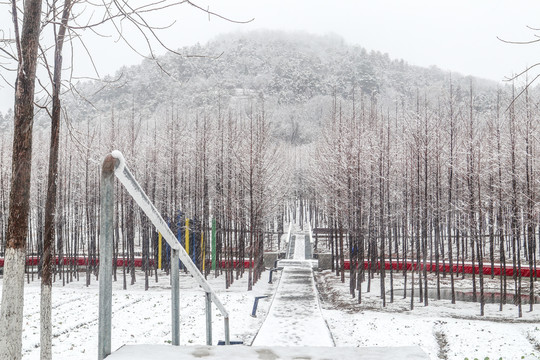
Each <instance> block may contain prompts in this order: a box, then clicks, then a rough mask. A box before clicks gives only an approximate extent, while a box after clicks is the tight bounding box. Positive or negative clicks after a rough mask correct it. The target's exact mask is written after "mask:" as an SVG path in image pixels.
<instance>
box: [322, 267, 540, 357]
mask: <svg viewBox="0 0 540 360" xmlns="http://www.w3.org/2000/svg"><path fill="white" fill-rule="evenodd" d="M387 276H388V274H387ZM409 278H410V276H409ZM429 278H430V287H431V288H434V286H435V283H434V274H430V275H429ZM348 281H349V278H348V277H346V281H345V283H341V281H340V278H339V277H338V276H336V275H335V274H334V273H332V272H331V271H324V272H321V273H319V274H317V283H318V288H319V292H320V293H321V296H322V298H323V301H322V302H321V306H322V312H323V316H324V317H325V319H326V321H327V322H328V325H329V327H330V331H331V332H332V335H333V337H334V340H335V342H336V346H404V345H418V346H420V347H421V348H422V349H423V350H424V351H425V352H426V353H427V354H428V355H429V356H430V358H431V359H460V360H463V359H466V358H468V359H470V360H473V359H479V360H485V359H491V360H493V359H505V360H512V359H540V305H536V310H534V311H533V312H528V311H527V310H528V305H524V306H523V317H522V318H521V319H519V318H518V311H517V307H516V306H514V305H505V306H504V308H503V311H499V305H498V304H486V307H485V316H483V317H482V316H479V314H480V305H479V304H478V303H471V302H460V301H458V302H457V303H456V304H455V305H453V304H451V302H450V300H433V299H429V305H428V306H424V305H423V303H419V302H418V298H416V299H415V304H414V310H412V311H411V310H409V309H410V301H411V300H410V297H407V298H406V299H403V297H402V296H399V297H395V298H394V302H393V303H389V300H390V296H389V295H387V306H386V308H383V307H382V301H381V299H380V282H379V280H378V278H377V277H376V278H375V279H373V280H372V284H371V290H372V291H371V292H370V293H366V288H367V283H364V286H363V289H362V290H363V294H362V304H361V305H359V304H357V299H352V297H351V295H350V294H349V283H348ZM388 281H389V280H388V277H387V282H386V284H387V290H389V289H388V284H389V282H388ZM449 281H450V280H449V278H448V277H447V278H446V279H443V285H444V286H447V287H449V286H450V284H449ZM498 281H499V279H497V278H495V279H494V280H491V279H486V282H487V284H486V285H487V286H491V287H492V288H494V289H496V288H497V286H498ZM524 285H525V283H524ZM394 286H395V288H400V287H401V288H403V280H402V277H401V275H398V276H395V277H394ZM456 287H459V288H463V289H466V288H470V287H471V281H470V279H465V280H457V283H456ZM408 291H409V294H410V290H408ZM415 293H416V294H417V295H418V288H416V289H415ZM387 294H388V292H387Z"/></svg>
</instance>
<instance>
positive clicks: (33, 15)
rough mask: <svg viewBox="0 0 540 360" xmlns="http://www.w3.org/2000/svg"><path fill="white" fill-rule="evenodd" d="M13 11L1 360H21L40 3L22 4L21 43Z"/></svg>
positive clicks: (37, 1)
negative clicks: (13, 61)
mask: <svg viewBox="0 0 540 360" xmlns="http://www.w3.org/2000/svg"><path fill="white" fill-rule="evenodd" d="M12 5H13V23H14V27H15V37H16V39H15V40H16V44H17V52H18V59H19V66H18V69H17V80H16V82H15V116H14V122H15V124H14V131H13V155H12V156H13V160H12V177H11V190H10V201H9V220H8V231H7V242H6V249H5V268H4V284H3V289H2V305H1V311H0V359H10V360H17V359H20V358H21V356H22V353H21V351H22V323H23V296H24V266H25V250H26V237H27V235H28V214H29V209H30V174H31V169H32V128H33V124H34V89H35V75H36V64H37V50H38V42H39V33H40V20H41V0H28V1H26V2H25V3H24V20H23V27H22V34H21V37H20V38H19V30H18V27H19V24H18V20H17V13H18V10H17V9H16V3H15V1H12Z"/></svg>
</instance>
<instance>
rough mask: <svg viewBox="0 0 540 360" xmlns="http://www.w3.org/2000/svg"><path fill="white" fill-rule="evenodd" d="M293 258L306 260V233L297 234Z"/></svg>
mask: <svg viewBox="0 0 540 360" xmlns="http://www.w3.org/2000/svg"><path fill="white" fill-rule="evenodd" d="M293 259H294V260H306V238H305V236H304V234H296V239H295V240H294V256H293Z"/></svg>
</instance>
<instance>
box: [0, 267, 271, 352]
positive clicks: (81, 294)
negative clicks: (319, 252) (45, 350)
mask: <svg viewBox="0 0 540 360" xmlns="http://www.w3.org/2000/svg"><path fill="white" fill-rule="evenodd" d="M279 275H280V274H274V279H276V281H274V282H273V284H272V285H270V284H268V281H267V279H268V274H267V273H265V274H263V278H262V280H261V281H259V282H258V283H257V284H256V285H255V286H254V290H253V291H251V292H248V291H247V274H246V275H245V276H244V278H242V279H239V280H238V281H236V282H234V283H233V285H232V286H231V287H230V288H229V289H228V290H225V281H224V277H223V276H221V277H218V278H214V277H213V276H209V277H208V280H209V282H210V284H211V285H212V286H213V287H214V288H215V289H216V290H217V293H218V296H219V298H220V299H221V301H222V302H223V304H224V306H225V307H226V309H227V310H228V311H229V313H230V331H231V341H232V340H242V341H244V343H245V344H251V342H252V340H253V336H254V335H255V333H256V331H257V330H258V329H259V327H260V326H261V324H262V322H263V320H264V318H265V315H266V312H267V311H268V308H269V306H270V299H271V297H270V298H267V299H262V300H260V301H259V306H258V310H257V317H256V318H254V317H251V310H252V308H253V302H254V297H255V296H260V295H271V294H272V293H273V290H274V287H275V286H277V284H278V281H277V280H278V279H279ZM137 279H138V281H137V282H136V283H135V284H134V285H133V286H129V285H128V289H127V290H122V281H118V282H113V316H112V327H113V329H112V349H113V351H114V350H115V349H117V348H119V347H120V346H121V345H123V344H136V343H146V344H169V343H170V342H171V310H170V309H171V305H170V298H171V291H170V286H169V277H168V276H167V275H165V274H164V273H163V274H162V275H160V276H159V282H157V283H155V282H154V280H153V279H151V280H150V289H149V290H148V291H144V275H143V274H142V273H137ZM1 285H2V281H1V280H0V289H1V287H2V286H1ZM39 292H40V283H39V282H38V281H35V282H31V283H30V284H26V285H25V298H24V325H23V327H24V330H23V359H25V360H30V359H39ZM98 299H99V296H98V282H96V281H94V282H93V283H92V284H91V285H90V286H89V287H86V286H85V284H84V281H82V280H81V281H80V282H72V283H70V284H67V285H66V286H64V287H62V286H61V281H60V282H59V283H55V284H54V285H53V312H52V319H53V337H54V338H53V347H52V351H53V358H54V359H62V360H64V359H77V360H84V359H91V360H95V359H97V341H98V340H97V339H98V338H97V331H98ZM204 307H205V300H204V292H203V291H202V290H201V289H200V288H199V287H198V285H196V283H195V282H194V280H193V279H192V278H191V276H190V275H188V274H184V273H181V275H180V316H181V323H180V344H181V345H192V344H193V345H205V344H206V332H205V312H204ZM212 318H213V340H214V341H213V342H214V344H216V343H217V341H218V340H224V339H225V337H224V325H223V317H222V316H221V314H220V313H219V311H218V309H217V308H216V307H214V308H213V309H212Z"/></svg>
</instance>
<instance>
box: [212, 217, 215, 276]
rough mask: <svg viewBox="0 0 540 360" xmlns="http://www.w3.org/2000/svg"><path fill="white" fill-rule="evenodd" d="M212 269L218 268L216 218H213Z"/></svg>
mask: <svg viewBox="0 0 540 360" xmlns="http://www.w3.org/2000/svg"><path fill="white" fill-rule="evenodd" d="M212 270H216V219H215V218H213V219H212Z"/></svg>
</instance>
